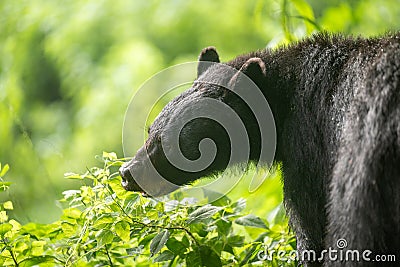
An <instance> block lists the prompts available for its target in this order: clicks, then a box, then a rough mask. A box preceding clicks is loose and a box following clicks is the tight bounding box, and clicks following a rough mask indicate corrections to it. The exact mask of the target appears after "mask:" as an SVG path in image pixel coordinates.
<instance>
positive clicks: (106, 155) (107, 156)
mask: <svg viewBox="0 0 400 267" xmlns="http://www.w3.org/2000/svg"><path fill="white" fill-rule="evenodd" d="M103 158H104V159H109V160H116V159H117V158H118V157H117V154H115V152H110V153H109V152H105V151H103Z"/></svg>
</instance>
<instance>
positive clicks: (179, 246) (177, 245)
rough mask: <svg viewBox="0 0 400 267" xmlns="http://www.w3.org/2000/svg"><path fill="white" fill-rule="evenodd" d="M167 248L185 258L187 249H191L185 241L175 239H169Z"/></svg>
mask: <svg viewBox="0 0 400 267" xmlns="http://www.w3.org/2000/svg"><path fill="white" fill-rule="evenodd" d="M166 246H167V248H168V249H169V250H170V251H172V252H173V253H174V254H175V255H179V256H181V257H182V256H183V254H184V253H185V252H186V250H187V248H188V247H189V246H188V245H186V244H185V243H184V242H183V241H179V240H177V239H176V238H175V237H171V238H170V239H168V241H167V243H166Z"/></svg>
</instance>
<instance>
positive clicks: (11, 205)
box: [3, 201, 14, 210]
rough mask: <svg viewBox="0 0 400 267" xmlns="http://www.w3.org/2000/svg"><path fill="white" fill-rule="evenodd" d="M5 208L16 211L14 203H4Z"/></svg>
mask: <svg viewBox="0 0 400 267" xmlns="http://www.w3.org/2000/svg"><path fill="white" fill-rule="evenodd" d="M3 207H4V209H5V210H13V209H14V206H13V203H12V202H11V201H6V202H4V203H3Z"/></svg>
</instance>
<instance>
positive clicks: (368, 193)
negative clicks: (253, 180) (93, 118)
mask: <svg viewBox="0 0 400 267" xmlns="http://www.w3.org/2000/svg"><path fill="white" fill-rule="evenodd" d="M199 61H200V62H199V65H198V77H197V79H196V81H195V82H194V83H193V85H192V87H191V88H190V89H189V90H187V91H186V92H184V93H183V94H182V95H180V96H178V97H177V98H176V99H174V100H173V101H171V102H170V103H169V104H168V105H167V106H166V107H165V108H164V109H163V110H162V112H161V113H160V114H159V116H158V117H157V118H156V120H155V121H154V123H153V124H152V125H151V127H150V128H149V137H148V140H147V141H146V143H145V145H144V146H143V147H142V148H141V149H140V150H139V151H138V152H137V154H136V155H135V157H134V158H133V159H132V160H131V161H130V162H128V163H126V164H125V165H124V166H123V167H121V169H120V173H121V177H122V184H123V186H124V187H125V189H127V190H135V191H142V190H143V188H146V191H147V193H149V194H151V195H162V194H165V193H168V192H170V191H172V190H174V189H176V188H177V187H178V186H179V185H183V184H187V183H190V182H191V181H194V180H196V179H198V178H200V177H203V176H208V175H212V174H215V173H218V172H221V171H223V170H224V169H225V168H227V167H228V166H229V165H231V164H232V162H233V164H240V162H241V161H246V162H245V163H247V162H249V161H250V162H251V161H259V160H261V161H262V160H263V159H262V157H260V154H261V153H262V151H261V149H260V147H261V143H260V142H261V140H262V132H261V130H260V128H259V127H258V124H259V121H257V118H256V117H255V115H254V114H253V110H252V108H251V107H249V106H248V105H247V103H246V101H244V100H243V99H242V97H241V96H239V95H238V94H237V93H236V92H235V90H242V92H244V94H250V95H251V94H253V93H255V92H253V91H252V90H254V89H253V88H251V89H249V88H242V89H240V87H241V85H240V84H241V82H240V80H241V79H239V78H238V73H242V74H245V75H246V76H248V77H249V78H250V79H251V80H252V81H253V82H254V84H256V85H257V87H258V88H259V90H261V92H262V96H263V97H264V98H265V99H266V100H267V101H268V103H269V105H270V107H271V110H272V113H273V115H274V118H275V125H276V136H277V145H276V154H275V160H276V161H278V162H282V173H283V184H284V197H285V206H286V208H287V211H288V215H289V218H290V224H291V226H292V227H293V229H294V231H295V233H296V237H297V246H298V253H299V254H301V253H302V252H304V251H309V250H313V251H314V252H316V255H317V256H316V257H314V258H312V257H309V258H307V257H306V258H303V259H301V260H302V263H303V264H305V265H307V266H320V265H323V266H378V265H379V266H380V263H382V262H378V261H379V260H381V261H384V260H391V261H392V262H389V263H386V264H387V266H388V265H393V266H396V262H393V261H394V260H397V264H399V261H400V259H399V258H398V257H399V252H400V33H395V34H392V35H389V34H388V35H385V36H382V37H376V38H361V37H359V38H355V37H343V36H339V35H330V34H326V33H322V34H317V35H314V36H312V37H310V38H307V39H304V40H301V41H299V42H297V43H295V44H292V45H289V46H286V47H282V48H279V49H276V50H269V49H264V50H261V51H257V52H252V53H249V54H246V55H242V56H239V57H237V58H235V59H233V60H232V61H229V62H227V63H224V64H217V63H218V62H219V56H218V54H217V52H216V50H215V49H214V48H213V47H209V48H206V49H204V50H203V51H202V52H201V54H200V57H199ZM213 63H214V64H213ZM223 66H229V67H232V68H234V69H235V72H236V73H235V72H229V71H226V70H225V69H224V68H223ZM221 84H226V87H229V86H231V87H233V89H232V90H231V89H227V88H225V86H221ZM202 99H212V100H215V101H218V102H221V103H223V104H225V105H228V106H229V107H230V108H231V109H232V110H234V111H235V113H236V114H237V115H238V116H239V118H240V119H241V120H242V121H243V124H244V127H245V130H246V131H247V134H248V140H249V141H248V142H249V151H248V153H247V154H246V153H244V154H246V155H243V157H241V156H240V155H239V156H238V157H237V158H236V159H235V160H233V161H230V157H231V154H232V151H231V147H232V145H233V144H232V143H231V139H230V136H229V132H228V131H226V129H224V127H223V126H221V125H220V124H219V123H218V122H217V121H215V120H213V119H211V118H207V117H204V116H198V117H197V118H193V119H192V120H189V121H188V122H187V123H186V122H185V124H184V126H179V125H178V124H179V121H180V120H181V117H182V116H183V114H188V113H190V114H193V113H196V112H197V111H199V110H200V111H201V110H202V105H196V103H199V101H201V100H202ZM203 109H210V107H209V106H207V105H204V107H203ZM178 126H179V127H178ZM176 128H179V133H178V135H179V138H178V143H179V149H172V148H169V146H168V142H169V141H170V140H169V137H170V135H172V133H173V132H174V129H176ZM203 139H212V140H213V142H214V145H215V149H216V151H217V152H216V154H215V157H214V158H213V160H212V162H211V163H210V164H209V165H208V166H207V167H205V168H203V169H201V170H195V171H193V170H192V171H190V170H185V169H182V168H178V167H176V165H174V164H172V163H170V161H169V160H168V159H169V157H168V155H173V154H174V153H177V152H178V151H179V152H180V153H182V155H184V157H186V158H187V159H189V160H196V159H198V158H199V157H201V154H202V153H203V152H204V151H201V150H202V149H201V145H200V146H199V144H200V143H201V141H202V140H203ZM164 142H165V144H162V143H164ZM161 177H163V178H164V179H161ZM334 250H336V252H335V251H334ZM333 252H334V253H333ZM332 254H334V255H332ZM391 255H393V256H391ZM308 256H310V254H308ZM385 257H386V258H385ZM394 257H397V258H394Z"/></svg>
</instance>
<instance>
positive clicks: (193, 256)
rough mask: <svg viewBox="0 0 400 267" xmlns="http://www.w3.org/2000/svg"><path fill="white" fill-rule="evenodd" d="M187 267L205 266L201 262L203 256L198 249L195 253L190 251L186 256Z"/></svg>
mask: <svg viewBox="0 0 400 267" xmlns="http://www.w3.org/2000/svg"><path fill="white" fill-rule="evenodd" d="M186 266H190V267H203V264H202V262H201V256H200V252H199V250H198V249H195V250H193V251H190V252H189V253H188V254H187V255H186Z"/></svg>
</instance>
